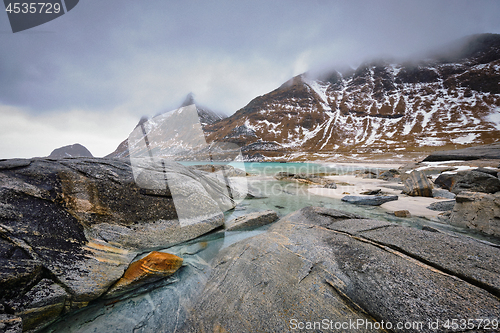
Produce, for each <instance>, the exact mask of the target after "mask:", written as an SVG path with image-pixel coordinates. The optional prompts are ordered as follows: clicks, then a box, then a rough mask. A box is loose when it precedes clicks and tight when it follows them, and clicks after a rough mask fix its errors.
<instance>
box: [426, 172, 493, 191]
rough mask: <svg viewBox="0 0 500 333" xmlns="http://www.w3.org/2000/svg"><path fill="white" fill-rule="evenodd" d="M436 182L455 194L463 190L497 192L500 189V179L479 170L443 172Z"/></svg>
mask: <svg viewBox="0 0 500 333" xmlns="http://www.w3.org/2000/svg"><path fill="white" fill-rule="evenodd" d="M434 183H435V184H436V185H438V186H441V187H442V188H444V189H447V190H449V191H450V192H453V193H455V194H458V193H460V192H462V191H471V192H484V193H495V192H498V191H500V179H498V178H497V177H495V176H492V175H490V174H488V173H484V172H479V171H460V172H457V173H456V174H442V175H440V176H439V177H438V178H436V180H435V181H434Z"/></svg>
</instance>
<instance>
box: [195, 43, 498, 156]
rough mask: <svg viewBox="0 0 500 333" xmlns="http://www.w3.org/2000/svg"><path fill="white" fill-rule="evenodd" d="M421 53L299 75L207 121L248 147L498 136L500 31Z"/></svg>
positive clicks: (391, 144)
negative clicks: (414, 58) (429, 55)
mask: <svg viewBox="0 0 500 333" xmlns="http://www.w3.org/2000/svg"><path fill="white" fill-rule="evenodd" d="M454 48H455V50H454V52H453V53H452V52H451V51H449V52H447V53H441V54H440V55H438V56H435V57H434V58H433V59H429V60H426V61H420V62H408V63H393V62H388V61H376V62H372V63H366V64H363V65H361V66H359V67H358V68H357V69H356V70H352V71H350V72H346V71H344V72H339V71H332V72H330V73H329V74H328V75H325V76H323V77H321V78H311V77H308V75H307V74H303V75H299V76H297V77H294V78H293V79H291V80H290V81H288V82H286V83H285V84H283V85H282V86H281V87H279V88H278V89H276V90H274V91H272V92H270V93H268V94H266V95H263V96H259V97H257V98H255V99H254V100H252V101H251V102H250V103H249V104H248V105H247V106H245V107H244V108H242V109H240V110H239V111H237V112H236V113H235V114H233V115H232V116H230V117H228V118H226V119H223V120H221V121H217V122H215V123H213V124H212V125H209V126H207V127H206V128H205V130H206V131H208V140H209V141H229V142H235V143H237V144H239V145H241V146H242V147H243V148H242V151H244V152H246V153H247V154H248V155H249V156H252V155H253V154H256V153H260V154H262V155H264V156H269V157H272V156H283V155H288V156H289V157H290V156H297V154H291V155H290V154H289V153H294V152H295V153H297V152H314V153H327V154H328V153H334V152H351V153H353V152H379V151H398V150H406V151H418V150H424V149H428V150H429V149H434V148H435V147H441V148H444V147H447V148H450V147H463V146H467V145H471V144H487V143H491V142H495V141H497V140H499V139H500V35H493V34H485V35H478V36H472V37H469V38H468V39H467V40H464V41H462V44H460V45H458V46H455V47H454Z"/></svg>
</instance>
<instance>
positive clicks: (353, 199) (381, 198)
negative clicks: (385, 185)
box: [341, 195, 398, 206]
mask: <svg viewBox="0 0 500 333" xmlns="http://www.w3.org/2000/svg"><path fill="white" fill-rule="evenodd" d="M341 200H342V201H344V202H348V203H351V204H355V205H365V206H380V205H382V204H384V203H386V202H389V201H394V200H398V196H397V195H363V196H361V195H347V196H345V197H343V198H342V199H341Z"/></svg>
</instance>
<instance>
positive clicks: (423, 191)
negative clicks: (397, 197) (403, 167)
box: [403, 170, 433, 197]
mask: <svg viewBox="0 0 500 333" xmlns="http://www.w3.org/2000/svg"><path fill="white" fill-rule="evenodd" d="M403 185H404V190H403V193H405V194H408V195H411V196H420V197H432V187H433V186H432V182H431V181H430V180H429V179H428V178H427V175H426V174H425V172H423V171H417V170H414V171H412V172H411V173H410V174H409V175H408V177H407V178H406V179H405V180H404V181H403Z"/></svg>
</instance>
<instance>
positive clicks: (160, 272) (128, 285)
mask: <svg viewBox="0 0 500 333" xmlns="http://www.w3.org/2000/svg"><path fill="white" fill-rule="evenodd" d="M182 262H183V259H182V258H180V257H178V256H176V255H174V254H170V253H164V252H157V251H153V252H151V253H150V254H148V255H147V256H146V257H144V258H142V259H139V260H137V261H134V262H133V263H131V264H130V266H129V267H128V268H127V270H126V271H125V273H124V274H123V276H122V278H121V279H120V280H118V281H117V282H116V283H115V284H114V285H113V286H112V287H111V288H110V290H109V291H108V294H116V293H119V292H122V291H127V290H130V289H134V288H137V287H138V286H140V285H143V284H146V283H151V282H154V281H157V280H160V279H162V278H164V277H167V276H169V275H172V274H174V273H175V272H176V271H177V270H178V269H179V268H180V267H181V266H182Z"/></svg>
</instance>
